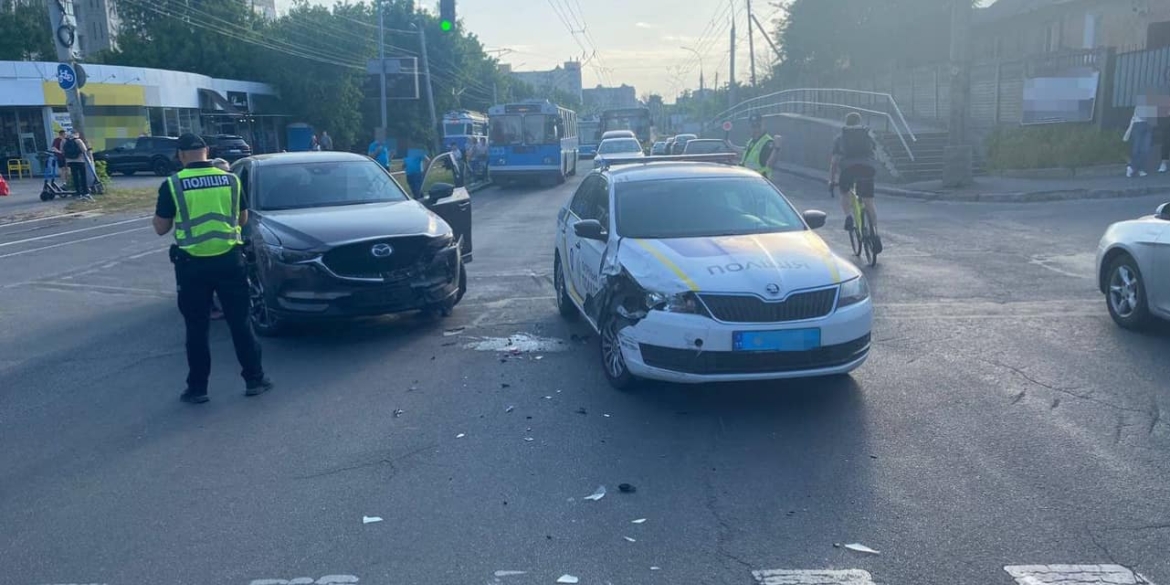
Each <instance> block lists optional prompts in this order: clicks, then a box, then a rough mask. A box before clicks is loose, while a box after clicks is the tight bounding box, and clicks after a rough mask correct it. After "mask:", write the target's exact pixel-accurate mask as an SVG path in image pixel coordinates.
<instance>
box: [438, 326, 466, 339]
mask: <svg viewBox="0 0 1170 585" xmlns="http://www.w3.org/2000/svg"><path fill="white" fill-rule="evenodd" d="M466 329H467V328H466V327H455V328H452V329H448V330H446V331H444V332H443V336H444V337H451V336H452V335H459V334H460V333H463V332H464V331H465V330H466Z"/></svg>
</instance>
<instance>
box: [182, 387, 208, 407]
mask: <svg viewBox="0 0 1170 585" xmlns="http://www.w3.org/2000/svg"><path fill="white" fill-rule="evenodd" d="M179 400H182V401H183V402H187V403H189V404H203V403H204V402H207V401H208V400H211V399H210V398H208V397H207V392H199V393H195V392H192V391H190V390H185V391H184V392H183V393H182V394H181V395H179Z"/></svg>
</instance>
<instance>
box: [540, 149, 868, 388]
mask: <svg viewBox="0 0 1170 585" xmlns="http://www.w3.org/2000/svg"><path fill="white" fill-rule="evenodd" d="M824 222H825V214H824V213H823V212H820V211H813V210H810V211H805V212H804V213H803V214H801V213H799V212H797V211H796V209H795V208H794V207H793V206H792V204H791V203H790V202H789V201H788V200H787V198H785V197H784V195H783V194H782V193H781V192H780V191H779V190H778V189H777V188H776V187H775V186H774V185H773V184H772V183H771V182H769V181H768V180H766V179H764V178H763V177H761V176H760V175H759V173H755V172H752V171H750V170H747V169H743V168H740V167H737V166H732V165H726V164H715V163H702V162H681V161H652V160H647V161H642V162H638V163H637V164H628V163H627V164H624V165H614V166H610V167H608V168H605V169H602V170H595V171H593V172H592V173H590V174H589V175H588V176H587V177H586V178H585V179H584V180H583V181H582V183H581V185H580V186H579V187H578V189H577V190H576V192H575V193H574V194H573V196H572V197H571V198H570V200H569V201H568V203H567V204H566V205H565V206H564V207H563V208H562V209H561V210H560V212H559V213H558V215H557V230H556V250H555V254H554V260H553V275H554V277H553V284H554V287H555V289H556V298H557V305H558V308H559V310H560V312H561V314H562V315H563V316H565V317H566V318H573V317H575V316H577V315H581V314H583V315H584V316H585V319H586V320H587V321H588V322H589V325H590V326H591V327H592V328H593V330H594V331H596V332H597V333H598V337H599V338H600V348H601V361H602V369H603V371H604V373H605V376H606V379H607V380H608V381H609V382H610V384H611V385H613V386H614V387H616V388H618V389H627V388H629V387H631V386H633V385H634V384H635V383H636V381H637V380H638V379H639V378H646V379H657V380H665V381H670V382H679V383H703V382H725V381H744V380H770V379H778V378H795V377H809V376H823V375H840V374H847V373H849V372H851V371H853V370H854V369H856V368H858V367H860V366H861V365H862V364H863V363H864V362H865V361H866V358H867V357H868V355H869V349H870V332H871V328H872V323H873V306H872V302H871V300H870V295H869V285H868V283H867V281H866V278H865V276H864V275H863V274H862V273H861V271H860V270H858V269H857V268H856V267H855V266H854V265H853V264H852V263H851V262H849V261H847V260H845V259H844V258H841V257H839V256H837V255H836V254H834V253H833V252H832V251H831V250H830V249H829V247H828V245H827V244H826V243H825V242H824V241H823V240H822V239H821V238H820V236H818V235H817V234H815V233H814V232H813V229H815V228H818V227H820V226H822V225H824Z"/></svg>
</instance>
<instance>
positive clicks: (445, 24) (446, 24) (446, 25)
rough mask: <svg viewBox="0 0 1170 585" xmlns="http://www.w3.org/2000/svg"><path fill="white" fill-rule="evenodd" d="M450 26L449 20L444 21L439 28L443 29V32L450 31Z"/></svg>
mask: <svg viewBox="0 0 1170 585" xmlns="http://www.w3.org/2000/svg"><path fill="white" fill-rule="evenodd" d="M451 26H452V25H451V21H450V20H444V21H443V22H441V23H439V28H441V29H443V31H449V30H451Z"/></svg>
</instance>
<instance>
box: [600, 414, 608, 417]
mask: <svg viewBox="0 0 1170 585" xmlns="http://www.w3.org/2000/svg"><path fill="white" fill-rule="evenodd" d="M601 416H604V417H605V418H609V415H608V414H603V415H601Z"/></svg>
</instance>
